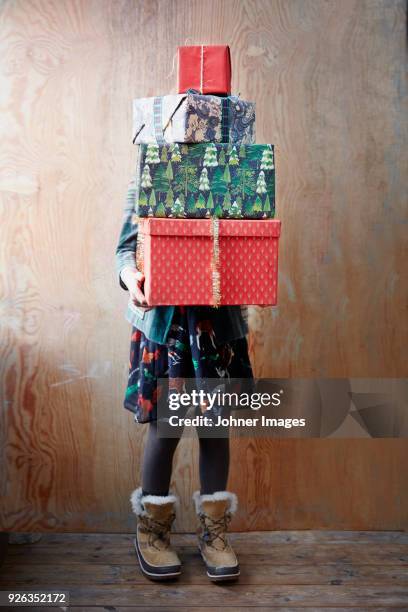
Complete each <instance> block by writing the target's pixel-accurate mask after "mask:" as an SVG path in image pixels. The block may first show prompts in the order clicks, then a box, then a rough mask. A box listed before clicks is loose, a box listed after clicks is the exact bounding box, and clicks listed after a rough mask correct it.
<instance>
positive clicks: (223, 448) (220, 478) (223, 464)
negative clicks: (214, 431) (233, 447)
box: [199, 437, 229, 495]
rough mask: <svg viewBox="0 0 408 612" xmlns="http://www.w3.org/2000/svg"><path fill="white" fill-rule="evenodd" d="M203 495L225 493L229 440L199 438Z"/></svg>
mask: <svg viewBox="0 0 408 612" xmlns="http://www.w3.org/2000/svg"><path fill="white" fill-rule="evenodd" d="M199 443H200V482H201V495H206V494H211V493H215V492H216V491H225V489H226V488H227V480H228V470H229V438H201V437H200V438H199Z"/></svg>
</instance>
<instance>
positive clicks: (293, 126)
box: [0, 0, 408, 531]
mask: <svg viewBox="0 0 408 612" xmlns="http://www.w3.org/2000/svg"><path fill="white" fill-rule="evenodd" d="M0 23H1V28H0V57H1V71H0V88H1V91H2V97H1V108H2V118H1V121H0V130H1V134H0V136H1V142H2V147H1V152H0V155H1V165H0V196H1V197H0V227H1V241H0V257H1V271H2V272H1V281H0V294H1V327H0V334H1V335H0V342H1V368H0V376H1V393H2V410H1V412H0V414H1V432H2V433H1V436H2V437H1V456H0V459H1V463H2V466H3V469H2V476H1V479H0V496H1V498H2V504H1V508H0V511H1V525H2V528H3V529H7V530H25V531H29V530H36V529H37V530H38V529H41V530H54V529H60V530H67V531H81V530H88V531H98V530H102V531H103V530H106V531H116V530H117V531H120V530H128V529H131V528H133V525H134V522H133V517H132V516H131V514H130V512H129V505H128V497H129V493H130V491H131V490H132V489H133V488H134V487H135V486H137V484H138V478H139V469H140V456H141V450H142V446H143V437H144V433H145V431H144V429H145V428H143V427H138V426H136V425H135V424H134V423H133V420H132V417H131V415H130V414H128V413H127V412H126V411H125V410H124V409H123V408H122V399H123V392H124V388H125V383H126V376H127V360H128V347H129V339H130V329H129V326H128V324H127V323H126V321H125V320H124V317H123V313H124V309H125V304H126V294H125V292H123V291H122V290H121V289H120V288H119V286H118V283H117V279H116V275H115V269H114V249H115V246H116V241H117V238H118V236H119V231H120V223H121V209H122V205H123V202H124V198H125V195H126V186H127V182H128V179H129V176H130V173H131V171H132V166H133V164H134V160H135V150H134V148H133V146H132V144H131V137H130V134H131V99H132V97H135V96H148V95H154V94H164V93H169V92H175V91H176V71H175V62H174V60H175V56H174V54H175V50H176V47H177V45H179V44H185V43H188V42H193V43H194V42H203V41H205V42H208V43H223V42H228V43H229V44H230V46H231V49H232V58H233V88H234V91H235V92H241V95H242V96H243V97H246V98H249V99H252V100H254V101H255V102H256V105H257V141H258V142H274V143H275V144H276V147H277V156H276V157H277V177H278V180H277V215H278V217H279V218H281V220H282V224H283V232H282V240H281V250H280V288H279V306H278V307H277V308H274V309H257V308H253V309H251V314H250V324H251V336H250V347H251V358H252V361H253V364H254V367H255V371H256V375H257V376H273V377H292V376H293V377H309V376H310V377H313V376H320V377H324V376H327V377H342V376H346V377H347V376H348V377H358V376H364V377H375V376H395V377H401V376H404V375H406V363H407V354H406V347H407V345H408V342H407V326H406V304H407V282H406V274H404V271H405V267H406V258H407V252H406V240H404V238H405V236H404V234H403V232H404V229H405V227H406V225H404V223H405V222H406V206H405V205H406V199H405V192H404V171H405V170H406V167H407V147H406V130H407V122H406V114H404V111H406V100H407V98H406V78H405V72H404V64H403V61H404V54H405V38H404V28H405V3H404V2H403V1H402V0H395V1H393V2H388V1H385V0H372V1H368V0H344V1H343V2H337V1H335V0H328V1H323V0H279V1H278V0H276V1H269V0H248V1H246V0H223V1H220V0H206V2H201V1H199V0H166V1H163V0H161V1H160V0H145V1H130V0H117V1H115V2H109V1H108V0H76V1H66V2H61V1H57V0H47V1H45V0H44V1H42V0H33V1H32V2H30V3H27V2H24V1H23V0H15V1H13V2H12V1H11V0H9V1H7V0H6V1H5V2H2V3H1V5H0ZM404 145H405V146H404ZM404 263H405V267H404ZM407 453H408V450H407V444H406V442H405V441H404V440H364V441H363V440H329V439H327V440H282V441H279V440H265V439H264V440H260V439H258V440H256V441H255V440H242V439H241V440H234V442H233V466H234V467H235V468H236V467H237V466H238V467H239V470H237V469H235V470H232V473H231V481H230V487H231V488H232V489H234V490H236V491H237V492H238V494H239V496H240V499H241V510H240V513H239V515H238V517H237V520H236V521H235V524H234V527H235V528H236V529H238V530H241V529H247V528H249V529H282V528H308V527H324V528H328V527H338V528H358V529H365V528H373V529H385V528H389V529H395V528H401V527H403V526H405V527H406V517H407V515H408V512H407V506H408V504H407V493H406V486H404V484H405V483H404V471H403V469H402V468H401V466H403V465H406V463H407ZM174 467H175V470H174V482H175V488H176V490H177V492H178V493H180V495H181V496H182V500H183V503H182V507H181V512H180V515H179V519H178V523H177V528H178V529H179V530H190V529H192V528H193V525H194V520H193V514H192V506H191V503H190V500H189V498H190V495H191V492H192V490H193V489H194V488H196V486H197V481H198V475H197V454H196V444H195V442H194V441H193V440H185V441H183V442H182V443H181V445H180V448H179V450H178V451H177V455H176V459H175V466H174ZM384 499H387V500H390V503H389V504H388V503H387V504H384Z"/></svg>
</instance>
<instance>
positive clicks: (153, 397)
mask: <svg viewBox="0 0 408 612" xmlns="http://www.w3.org/2000/svg"><path fill="white" fill-rule="evenodd" d="M213 315H214V308H212V307H210V306H176V308H175V311H174V315H173V319H172V323H171V326H170V330H169V333H168V336H167V341H166V344H158V343H157V342H153V341H152V340H148V339H147V338H146V336H145V335H144V333H143V332H141V331H140V330H138V329H137V328H136V327H133V328H132V334H131V344H130V361H129V376H128V384H127V388H126V393H125V399H124V407H125V408H126V409H127V410H130V411H131V412H133V413H134V414H135V421H137V422H138V423H147V422H149V421H155V420H157V418H158V417H157V404H158V400H159V399H160V394H161V393H163V392H165V393H169V391H170V390H173V391H177V392H179V393H180V392H181V391H182V390H183V388H184V387H183V385H184V383H185V381H186V379H188V380H189V381H191V380H192V379H194V380H195V381H196V382H197V383H199V385H198V386H200V388H203V386H204V387H205V385H206V384H207V383H206V381H208V380H209V381H214V379H218V380H219V379H223V380H225V379H227V380H230V379H233V381H240V380H242V381H245V380H246V381H252V380H253V373H252V368H251V362H250V360H249V355H248V344H247V340H246V338H245V337H243V338H239V339H237V340H232V341H229V342H223V343H220V342H218V341H217V338H216V335H215V332H214V327H213V324H212V317H213ZM160 379H161V380H163V379H166V381H167V386H166V387H165V388H164V387H163V386H162V385H159V384H158V381H159V380H160ZM164 389H165V391H164ZM235 390H236V389H235Z"/></svg>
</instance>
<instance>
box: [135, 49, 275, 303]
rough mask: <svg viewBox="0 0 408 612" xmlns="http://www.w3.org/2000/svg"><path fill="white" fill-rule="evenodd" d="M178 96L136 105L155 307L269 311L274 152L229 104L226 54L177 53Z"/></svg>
mask: <svg viewBox="0 0 408 612" xmlns="http://www.w3.org/2000/svg"><path fill="white" fill-rule="evenodd" d="M178 91H179V93H178V94H177V95H167V96H160V97H154V98H138V99H136V100H134V101H133V142H134V143H135V144H137V145H139V147H138V159H137V164H136V174H137V194H136V197H137V211H138V213H137V216H136V221H137V223H138V245H137V263H138V267H139V268H141V269H142V270H143V271H144V274H145V285H144V292H145V296H146V299H147V302H148V304H149V305H151V306H156V305H172V304H177V305H194V304H196V305H200V304H201V305H212V306H219V305H234V304H240V305H249V304H259V305H273V304H276V300H277V275H278V239H279V235H280V221H278V220H276V219H274V218H273V217H274V213H275V164H274V147H273V145H271V144H254V142H255V104H254V103H253V102H248V101H245V100H242V99H241V98H240V97H239V96H234V95H231V59H230V50H229V47H228V46H205V45H199V46H188V47H179V49H178Z"/></svg>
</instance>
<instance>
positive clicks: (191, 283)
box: [137, 217, 281, 306]
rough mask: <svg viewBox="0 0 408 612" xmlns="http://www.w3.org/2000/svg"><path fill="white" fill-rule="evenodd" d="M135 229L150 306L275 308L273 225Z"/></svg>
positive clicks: (157, 223)
mask: <svg viewBox="0 0 408 612" xmlns="http://www.w3.org/2000/svg"><path fill="white" fill-rule="evenodd" d="M138 224H139V226H138V253H137V262H138V266H139V269H142V270H143V271H144V274H145V284H144V293H145V296H146V299H147V302H148V304H149V305H150V306H159V305H167V306H170V305H179V306H183V305H210V306H218V305H233V304H240V305H245V304H248V305H250V304H262V305H274V304H276V300H277V281H278V240H279V236H280V225H281V222H280V221H278V220H277V219H262V220H248V219H245V220H240V219H239V220H233V219H216V218H215V219H169V218H166V219H165V218H158V217H148V218H143V219H142V218H140V219H139V220H138Z"/></svg>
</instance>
